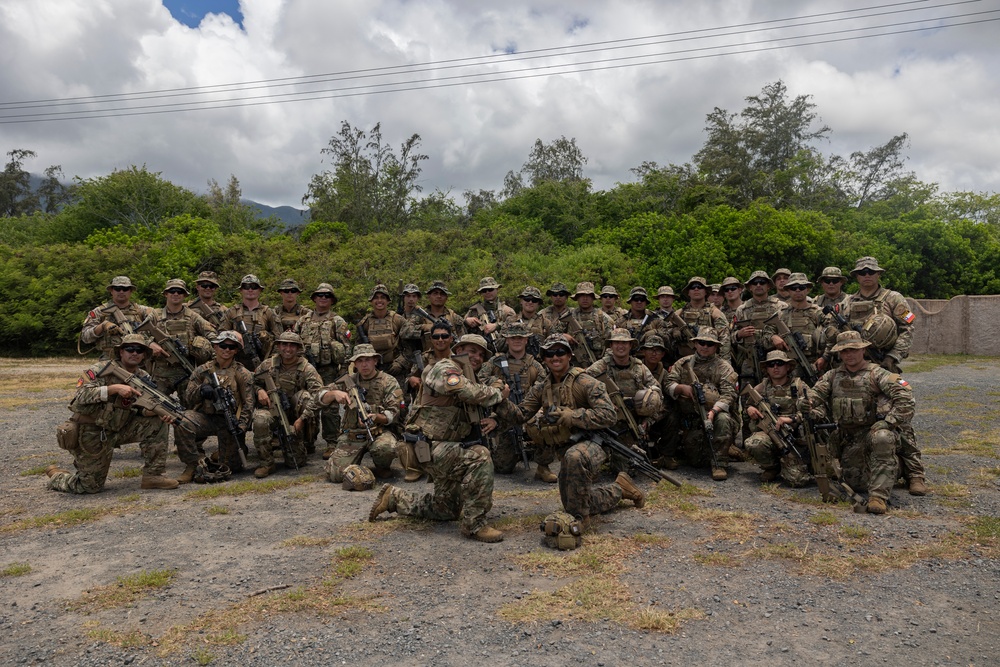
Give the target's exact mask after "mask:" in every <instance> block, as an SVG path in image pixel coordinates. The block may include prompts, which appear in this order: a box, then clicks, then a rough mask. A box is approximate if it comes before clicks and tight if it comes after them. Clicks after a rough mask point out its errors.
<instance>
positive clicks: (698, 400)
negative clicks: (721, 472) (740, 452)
mask: <svg viewBox="0 0 1000 667" xmlns="http://www.w3.org/2000/svg"><path fill="white" fill-rule="evenodd" d="M688 373H690V374H691V389H692V390H693V391H694V398H695V400H694V406H695V408H697V410H698V416H699V417H701V430H702V432H703V433H704V434H705V446H706V447H708V457H709V459H710V460H711V462H712V469H713V470H714V469H715V468H721V467H722V465H721V464H720V463H719V455H718V454H717V453H716V451H715V424H713V423H712V422H711V421H710V420H709V418H708V410H706V409H705V387H704V386H702V384H701V382H700V381H699V380H698V376H697V375H695V372H694V357H691V363H690V365H689V366H688Z"/></svg>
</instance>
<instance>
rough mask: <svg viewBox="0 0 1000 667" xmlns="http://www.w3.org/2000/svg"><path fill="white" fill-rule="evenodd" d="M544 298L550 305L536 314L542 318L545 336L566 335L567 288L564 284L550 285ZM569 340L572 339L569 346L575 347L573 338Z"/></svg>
mask: <svg viewBox="0 0 1000 667" xmlns="http://www.w3.org/2000/svg"><path fill="white" fill-rule="evenodd" d="M545 296H547V297H549V303H550V305H548V306H546V307H545V308H543V309H542V311H541V312H540V313H538V316H539V317H541V318H542V326H543V328H544V329H545V335H546V336H548V335H550V334H553V333H566V328H567V326H568V325H567V322H566V318H567V317H568V316H569V306H567V305H566V301H567V300H568V299H569V288H568V287H566V285H565V283H558V282H557V283H552V287H550V288H549V289H547V290H546V291H545ZM570 338H571V339H572V340H571V341H570V342H571V344H574V345H575V344H576V340H575V338H574V337H573V336H570Z"/></svg>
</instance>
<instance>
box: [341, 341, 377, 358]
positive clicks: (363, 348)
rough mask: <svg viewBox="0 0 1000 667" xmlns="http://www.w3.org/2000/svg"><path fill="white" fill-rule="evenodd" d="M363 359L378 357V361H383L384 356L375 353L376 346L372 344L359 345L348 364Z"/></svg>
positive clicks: (356, 346)
mask: <svg viewBox="0 0 1000 667" xmlns="http://www.w3.org/2000/svg"><path fill="white" fill-rule="evenodd" d="M361 357H378V360H379V361H382V355H381V354H379V353H378V352H376V351H375V346H373V345H372V344H371V343H359V344H358V345H355V346H354V354H352V355H351V358H350V359H348V360H347V362H348V363H350V362H352V361H357V360H358V359H360V358H361Z"/></svg>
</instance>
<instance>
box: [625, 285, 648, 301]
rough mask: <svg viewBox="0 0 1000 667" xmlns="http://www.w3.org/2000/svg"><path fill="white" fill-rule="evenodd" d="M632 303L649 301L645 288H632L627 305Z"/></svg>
mask: <svg viewBox="0 0 1000 667" xmlns="http://www.w3.org/2000/svg"><path fill="white" fill-rule="evenodd" d="M632 301H649V296H648V295H647V294H646V288H645V287H633V288H632V289H631V291H629V293H628V300H627V302H628V303H631V302H632Z"/></svg>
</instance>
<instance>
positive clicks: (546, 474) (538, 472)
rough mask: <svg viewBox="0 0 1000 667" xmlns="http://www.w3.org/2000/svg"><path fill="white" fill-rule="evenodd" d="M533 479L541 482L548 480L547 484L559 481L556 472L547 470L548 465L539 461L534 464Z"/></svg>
mask: <svg viewBox="0 0 1000 667" xmlns="http://www.w3.org/2000/svg"><path fill="white" fill-rule="evenodd" d="M535 479H537V480H539V481H542V482H548V483H549V484H555V483H556V482H558V481H559V478H558V477H556V474H555V473H554V472H552V471H551V470H549V467H548V466H547V465H545V464H544V463H539V464H538V465H537V466H535Z"/></svg>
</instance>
